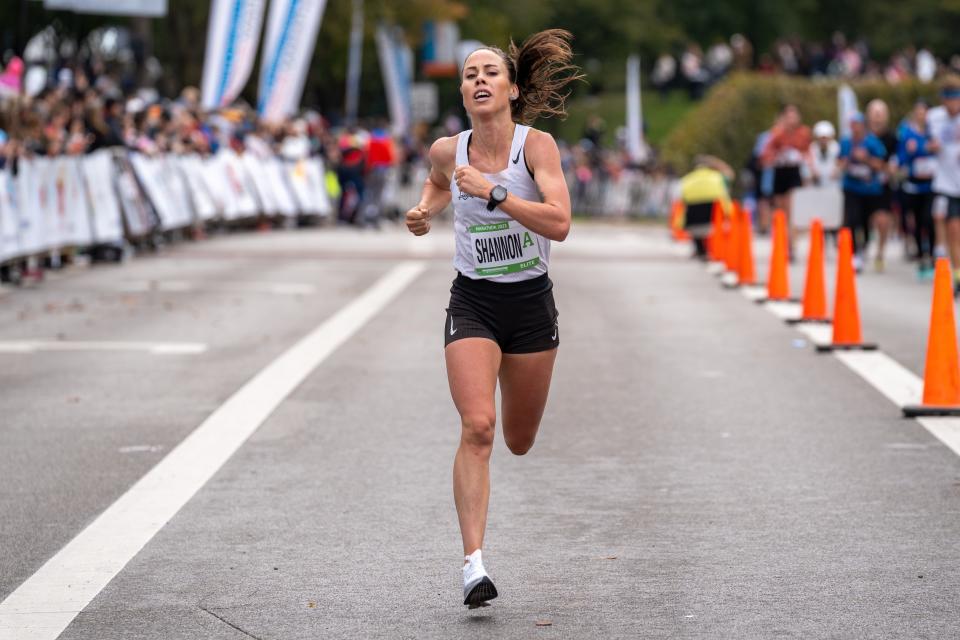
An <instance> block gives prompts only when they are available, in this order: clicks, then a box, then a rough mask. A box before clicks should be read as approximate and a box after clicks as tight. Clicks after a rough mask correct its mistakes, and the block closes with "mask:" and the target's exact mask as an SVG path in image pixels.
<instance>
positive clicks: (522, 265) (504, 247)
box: [467, 220, 540, 277]
mask: <svg viewBox="0 0 960 640" xmlns="http://www.w3.org/2000/svg"><path fill="white" fill-rule="evenodd" d="M467 231H468V232H469V233H470V243H471V245H472V246H473V266H474V269H475V270H476V272H477V275H480V276H484V277H490V276H499V275H503V274H505V273H516V272H518V271H526V270H527V269H532V268H533V267H535V266H537V265H538V264H540V245H538V244H537V239H536V236H535V235H534V234H533V232H532V231H530V230H528V229H526V228H525V227H524V226H522V225H521V224H520V223H519V222H516V221H515V220H509V221H505V222H495V223H493V224H478V225H475V226H472V227H469V228H468V229H467Z"/></svg>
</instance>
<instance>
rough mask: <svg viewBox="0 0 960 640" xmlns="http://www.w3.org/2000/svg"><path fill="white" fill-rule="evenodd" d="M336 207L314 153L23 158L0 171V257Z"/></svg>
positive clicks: (116, 244)
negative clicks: (298, 156)
mask: <svg viewBox="0 0 960 640" xmlns="http://www.w3.org/2000/svg"><path fill="white" fill-rule="evenodd" d="M332 211H333V204H332V203H331V198H330V197H329V195H328V193H327V183H326V169H325V167H324V163H323V161H322V159H320V158H318V157H311V158H303V159H299V160H285V159H282V158H279V157H273V156H271V157H266V158H260V157H256V156H255V155H253V154H251V153H245V154H243V155H242V156H241V155H238V154H237V153H236V152H234V151H233V150H231V149H224V150H221V151H220V152H218V153H217V154H215V155H213V156H210V157H201V156H199V155H197V154H188V155H172V154H157V155H146V154H142V153H139V152H136V151H128V150H125V149H100V150H98V151H95V152H93V153H91V154H89V155H85V156H59V157H54V158H46V157H29V158H28V157H23V158H20V159H19V160H18V162H17V170H16V172H15V173H14V172H13V171H12V170H11V169H10V167H7V168H5V169H3V170H0V265H3V264H6V263H9V262H11V261H18V260H23V259H27V258H31V259H32V258H37V257H45V256H58V255H59V254H61V253H62V252H66V251H73V250H78V249H79V250H85V249H91V248H97V247H109V248H112V249H114V254H115V255H117V256H119V255H120V252H121V251H122V249H123V246H124V244H125V243H138V242H140V241H142V240H144V239H145V238H148V237H150V236H151V235H153V234H156V233H168V232H176V231H179V230H183V229H189V228H194V227H197V226H202V225H205V224H207V223H230V222H233V221H239V220H248V219H249V220H252V219H256V218H258V217H260V216H268V217H273V216H283V217H285V218H296V217H298V216H310V217H316V218H321V219H323V218H327V217H329V216H330V215H331V213H332Z"/></svg>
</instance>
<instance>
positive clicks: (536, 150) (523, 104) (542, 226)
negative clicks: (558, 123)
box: [406, 29, 582, 608]
mask: <svg viewBox="0 0 960 640" xmlns="http://www.w3.org/2000/svg"><path fill="white" fill-rule="evenodd" d="M571 39H572V36H571V34H570V33H568V32H566V31H562V30H559V29H550V30H547V31H542V32H540V33H536V34H534V35H532V36H530V37H529V38H527V39H526V40H525V41H524V42H523V44H522V45H521V46H520V47H519V48H518V47H516V46H515V45H514V44H513V43H512V42H511V43H510V50H509V53H505V52H503V51H501V50H500V49H497V48H495V47H482V48H480V49H477V50H476V51H474V52H473V53H471V54H470V55H469V56H468V57H467V59H466V60H465V62H464V65H463V70H462V75H461V83H460V93H461V94H462V95H463V106H464V108H465V109H466V111H467V113H468V114H469V116H470V120H471V123H472V125H473V129H472V130H471V131H464V132H463V133H460V134H459V135H456V136H452V137H449V138H441V139H439V140H437V141H436V142H435V143H434V144H433V146H432V147H431V148H430V163H431V165H432V168H431V171H430V176H429V177H428V178H427V181H426V183H425V184H424V187H423V193H422V195H421V197H420V202H419V204H417V206H415V207H414V208H413V209H411V210H410V211H408V212H407V215H406V222H407V227H408V228H409V230H410V231H411V232H412V233H414V234H415V235H423V234H425V233H427V232H429V231H430V219H431V218H432V217H433V216H434V215H436V214H437V213H439V212H440V211H442V210H443V209H444V208H445V207H446V206H447V205H448V204H449V203H450V202H451V200H452V201H453V211H454V225H453V226H454V233H455V236H456V252H455V257H454V260H453V265H454V268H455V269H456V270H457V272H458V273H457V276H456V279H454V281H453V287H452V288H451V289H450V306H449V307H448V308H447V316H446V322H445V323H444V327H443V335H444V342H445V345H446V347H445V356H446V364H447V379H448V381H449V383H450V393H451V395H452V396H453V402H454V404H455V405H456V407H457V411H458V412H459V413H460V424H461V432H460V447H459V448H458V449H457V455H456V458H455V459H454V463H453V497H454V502H455V503H456V506H457V516H458V518H459V521H460V534H461V536H462V538H463V552H464V556H465V558H464V566H463V596H464V601H463V603H464V604H465V605H468V606H470V607H471V608H473V607H477V606H483V605H484V603H485V602H486V601H487V600H491V599H493V598H496V597H497V590H496V588H495V587H494V586H493V582H492V581H491V580H490V578H489V576H487V572H486V571H485V570H484V568H483V560H482V557H481V551H480V550H481V548H482V547H483V535H484V529H485V528H486V522H487V504H488V501H489V497H490V473H489V461H490V452H491V450H492V447H493V437H494V427H495V424H496V415H497V409H496V404H495V397H494V396H495V393H496V388H497V381H498V380H499V382H500V393H501V398H502V402H503V405H502V407H501V417H502V421H503V437H504V440H505V442H506V444H507V447H508V448H509V449H510V451H512V452H513V453H514V454H516V455H523V454H525V453H526V452H527V451H529V450H530V447H532V446H533V441H534V439H535V438H536V435H537V429H538V428H539V427H540V419H541V417H542V416H543V410H544V406H545V404H546V402H547V392H548V391H549V389H550V378H551V375H552V373H553V363H554V360H555V359H556V356H557V346H558V345H559V343H560V336H559V331H558V328H557V310H556V307H555V306H554V302H553V293H552V289H553V283H552V282H551V281H550V278H549V277H548V276H547V266H548V264H549V260H550V241H551V240H556V241H562V240H563V239H564V238H566V237H567V233H568V232H569V230H570V196H569V192H568V190H567V184H566V181H565V180H564V177H563V172H562V170H561V168H560V152H559V150H558V149H557V144H556V142H554V140H553V138H552V137H551V136H550V135H549V134H547V133H544V132H542V131H538V130H536V129H532V128H531V127H529V126H527V124H526V123H530V122H533V121H534V120H536V119H537V118H538V117H549V116H561V117H562V116H564V115H565V111H564V100H565V98H566V97H567V93H565V92H564V88H565V87H566V86H567V85H568V84H569V83H570V82H572V81H574V80H577V79H580V78H581V77H582V76H581V75H580V74H579V73H578V71H579V70H578V69H577V67H575V66H573V65H571V64H570V62H571V60H572V57H573V52H572V50H571V47H570V40H571Z"/></svg>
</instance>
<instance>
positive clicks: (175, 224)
mask: <svg viewBox="0 0 960 640" xmlns="http://www.w3.org/2000/svg"><path fill="white" fill-rule="evenodd" d="M130 164H131V165H132V166H133V170H134V171H135V172H136V174H137V178H139V179H140V184H142V185H143V189H144V191H146V193H147V197H148V198H150V202H152V203H153V207H154V209H155V210H156V212H157V215H158V216H159V218H160V227H161V228H162V229H163V230H164V231H172V230H174V229H181V228H183V227H186V226H189V225H190V223H191V221H192V219H193V217H192V208H191V207H190V203H189V202H188V201H187V198H186V188H185V187H184V186H183V182H182V181H181V179H180V175H179V173H178V172H177V171H176V169H175V168H174V166H173V163H172V162H169V161H168V159H167V158H163V157H153V158H151V157H148V156H145V155H143V154H140V153H131V154H130Z"/></svg>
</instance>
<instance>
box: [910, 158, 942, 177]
mask: <svg viewBox="0 0 960 640" xmlns="http://www.w3.org/2000/svg"><path fill="white" fill-rule="evenodd" d="M936 170H937V159H936V158H934V157H933V156H928V157H924V158H914V160H913V177H915V178H920V179H924V180H925V179H927V178H932V177H933V174H934V172H935V171H936Z"/></svg>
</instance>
